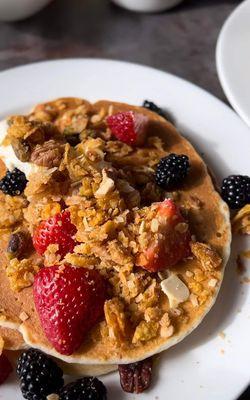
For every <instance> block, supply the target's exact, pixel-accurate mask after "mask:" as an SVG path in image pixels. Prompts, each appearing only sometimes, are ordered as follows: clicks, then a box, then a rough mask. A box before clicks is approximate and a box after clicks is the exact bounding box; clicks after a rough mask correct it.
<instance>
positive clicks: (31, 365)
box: [17, 349, 64, 400]
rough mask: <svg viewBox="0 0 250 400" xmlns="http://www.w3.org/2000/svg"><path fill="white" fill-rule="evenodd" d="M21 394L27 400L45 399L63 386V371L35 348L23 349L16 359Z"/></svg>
mask: <svg viewBox="0 0 250 400" xmlns="http://www.w3.org/2000/svg"><path fill="white" fill-rule="evenodd" d="M17 375H18V377H19V379H20V387H21V391H22V395H23V397H24V398H25V399H28V400H46V397H47V396H48V395H49V394H51V393H57V392H58V391H59V389H60V388H61V387H62V386H63V384H64V381H63V377H62V376H63V372H62V370H61V368H59V367H58V366H57V365H56V363H55V362H54V361H53V360H52V359H51V358H49V357H47V355H46V354H44V353H42V352H41V351H39V350H36V349H29V350H27V351H24V352H23V353H22V354H21V356H20V357H19V359H18V360H17Z"/></svg>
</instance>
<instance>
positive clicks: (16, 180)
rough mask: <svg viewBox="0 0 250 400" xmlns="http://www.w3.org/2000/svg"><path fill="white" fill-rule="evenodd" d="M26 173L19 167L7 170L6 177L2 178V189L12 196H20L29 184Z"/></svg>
mask: <svg viewBox="0 0 250 400" xmlns="http://www.w3.org/2000/svg"><path fill="white" fill-rule="evenodd" d="M27 182H28V181H27V179H26V176H25V174H24V173H23V172H22V171H20V169H18V168H14V169H13V171H7V173H6V175H5V177H4V178H3V179H1V180H0V190H2V192H3V193H5V194H9V195H10V196H18V195H19V194H21V193H23V191H24V189H25V188H26V185H27Z"/></svg>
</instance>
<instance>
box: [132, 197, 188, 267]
mask: <svg viewBox="0 0 250 400" xmlns="http://www.w3.org/2000/svg"><path fill="white" fill-rule="evenodd" d="M156 204H158V207H157V213H156V217H155V220H156V225H157V232H156V235H155V236H153V237H152V242H151V244H150V246H149V247H148V248H147V249H145V250H144V252H143V253H142V254H140V255H139V257H138V258H137V265H138V266H141V267H143V268H144V269H146V270H148V271H151V272H157V271H161V270H164V269H166V268H169V267H171V266H173V265H175V264H176V263H177V262H179V261H181V260H182V259H183V258H185V257H187V256H188V255H189V254H190V246H189V242H190V232H189V228H188V224H187V223H186V221H185V219H184V218H183V216H182V215H181V212H180V210H179V208H178V207H177V206H176V205H175V203H174V202H173V201H172V200H171V199H166V200H164V201H163V202H161V203H156Z"/></svg>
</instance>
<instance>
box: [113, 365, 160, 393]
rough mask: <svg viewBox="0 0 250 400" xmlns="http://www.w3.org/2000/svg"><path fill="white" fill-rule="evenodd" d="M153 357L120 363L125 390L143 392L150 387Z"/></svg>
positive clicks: (122, 385)
mask: <svg viewBox="0 0 250 400" xmlns="http://www.w3.org/2000/svg"><path fill="white" fill-rule="evenodd" d="M152 365H153V362H152V358H147V359H146V360H143V361H139V362H136V363H133V364H126V365H119V366H118V370H119V374H120V381H121V387H122V389H123V390H124V392H128V393H142V392H144V391H145V390H146V389H148V388H149V386H150V384H151V378H152Z"/></svg>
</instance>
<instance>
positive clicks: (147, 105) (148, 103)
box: [142, 100, 168, 119]
mask: <svg viewBox="0 0 250 400" xmlns="http://www.w3.org/2000/svg"><path fill="white" fill-rule="evenodd" d="M142 107H144V108H147V109H148V110H150V111H153V112H155V113H156V114H158V115H160V116H161V117H163V118H165V119H168V118H167V113H166V112H165V111H164V110H163V109H162V108H160V107H158V106H157V105H156V104H155V103H153V102H152V101H149V100H144V102H143V105H142Z"/></svg>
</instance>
